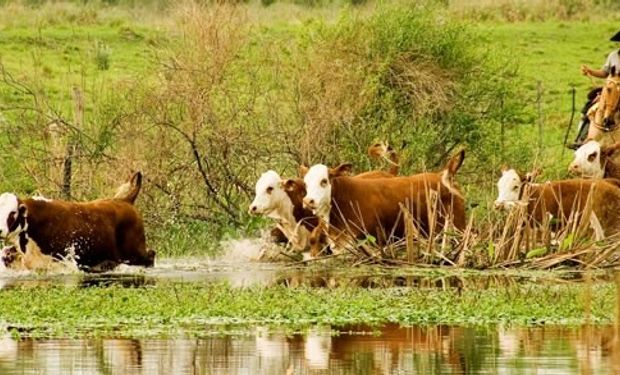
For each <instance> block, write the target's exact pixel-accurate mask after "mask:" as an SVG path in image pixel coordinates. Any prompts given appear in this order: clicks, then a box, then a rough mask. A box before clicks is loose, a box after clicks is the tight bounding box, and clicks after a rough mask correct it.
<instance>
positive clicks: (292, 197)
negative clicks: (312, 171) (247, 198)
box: [248, 170, 317, 251]
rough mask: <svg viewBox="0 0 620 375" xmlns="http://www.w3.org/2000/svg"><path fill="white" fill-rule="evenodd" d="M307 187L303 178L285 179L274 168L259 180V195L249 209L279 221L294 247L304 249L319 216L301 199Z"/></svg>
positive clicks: (280, 227) (253, 212) (252, 212)
mask: <svg viewBox="0 0 620 375" xmlns="http://www.w3.org/2000/svg"><path fill="white" fill-rule="evenodd" d="M305 194H306V188H305V186H304V183H303V180H301V179H298V178H297V179H283V178H281V177H280V175H279V174H278V173H277V172H276V171H273V170H269V171H267V172H265V173H263V174H262V175H261V176H260V178H259V179H258V181H257V182H256V196H255V197H254V200H253V201H252V203H251V204H250V207H249V209H248V212H249V213H250V214H252V215H264V216H267V217H269V218H272V219H274V220H276V221H277V228H278V229H279V230H280V231H282V233H284V235H285V236H286V238H287V239H288V241H289V242H290V243H291V245H292V247H293V249H295V250H299V251H303V250H304V249H305V248H306V246H307V239H308V235H309V234H310V231H312V230H313V229H314V227H315V226H316V223H317V220H316V218H315V217H314V215H313V214H312V212H311V211H310V210H308V209H304V208H303V204H302V199H303V197H304V195H305Z"/></svg>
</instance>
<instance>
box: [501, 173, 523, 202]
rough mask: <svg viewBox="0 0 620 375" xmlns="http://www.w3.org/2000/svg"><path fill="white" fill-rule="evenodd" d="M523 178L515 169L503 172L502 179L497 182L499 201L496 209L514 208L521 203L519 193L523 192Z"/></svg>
mask: <svg viewBox="0 0 620 375" xmlns="http://www.w3.org/2000/svg"><path fill="white" fill-rule="evenodd" d="M521 185H523V182H522V181H521V177H519V174H518V173H517V171H515V170H514V169H509V170H507V171H502V177H500V179H499V181H497V192H498V194H497V199H496V200H495V207H497V208H504V207H509V206H513V205H514V204H516V203H517V202H518V201H519V191H520V190H521Z"/></svg>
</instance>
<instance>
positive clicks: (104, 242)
mask: <svg viewBox="0 0 620 375" xmlns="http://www.w3.org/2000/svg"><path fill="white" fill-rule="evenodd" d="M130 198H131V200H133V199H135V197H133V196H130ZM20 203H21V204H23V205H25V206H26V208H27V213H26V214H27V222H28V229H27V231H26V233H27V235H28V238H29V239H32V240H34V241H35V242H36V243H37V245H38V246H39V247H40V249H41V252H42V253H43V254H46V255H51V256H53V257H55V258H60V257H66V256H67V255H68V254H67V249H68V248H70V247H71V246H74V248H75V255H76V261H77V263H78V265H79V266H80V268H85V269H89V268H92V267H95V266H99V265H102V264H109V265H110V266H114V265H117V264H119V263H127V264H132V265H141V266H147V267H149V266H152V265H153V261H154V257H155V253H154V252H153V251H147V249H146V243H145V236H144V225H143V222H142V218H141V216H140V214H139V213H138V211H137V210H136V209H135V207H134V206H133V205H132V204H131V203H129V202H127V201H126V200H123V199H102V200H97V201H92V202H84V203H76V202H66V201H60V200H53V201H44V200H35V199H26V200H23V201H20Z"/></svg>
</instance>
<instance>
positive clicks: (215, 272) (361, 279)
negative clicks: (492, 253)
mask: <svg viewBox="0 0 620 375" xmlns="http://www.w3.org/2000/svg"><path fill="white" fill-rule="evenodd" d="M583 275H584V274H583V273H579V272H574V273H562V274H553V273H544V272H533V273H529V274H523V273H513V274H510V273H507V272H506V271H500V272H495V273H493V272H487V273H484V274H476V273H466V274H454V273H451V274H442V273H437V272H432V271H431V272H429V271H428V270H403V269H401V270H398V271H389V270H381V269H378V268H367V269H347V268H344V269H343V268H333V267H324V268H321V267H311V268H307V267H290V266H286V265H283V264H282V263H280V264H277V263H276V264H273V263H271V264H270V263H252V262H246V263H236V264H235V263H228V262H223V261H219V260H218V261H213V260H209V259H207V258H192V259H163V260H160V261H158V262H157V265H156V266H155V267H153V268H148V269H144V268H141V267H130V266H121V267H119V268H118V269H116V270H115V271H112V272H107V273H102V274H85V273H83V272H79V271H70V272H61V273H57V272H55V273H41V274H39V273H33V272H27V271H11V270H6V269H4V270H0V290H1V289H8V288H15V287H45V286H50V287H51V286H58V285H64V286H67V287H91V286H107V285H114V284H116V285H121V286H126V287H140V286H153V285H156V284H158V283H162V282H171V281H173V282H201V283H204V282H207V283H209V282H225V283H228V284H229V285H231V286H233V287H249V286H264V287H269V286H274V285H284V286H289V287H299V286H304V287H313V288H337V287H361V288H389V287H404V286H407V287H415V288H443V289H446V288H457V289H462V288H476V289H487V288H494V287H506V286H509V285H517V284H523V283H531V282H534V283H549V284H556V283H566V282H580V281H582V280H581V279H582V278H583ZM592 278H593V279H594V280H599V281H609V280H611V278H612V274H611V273H599V274H596V275H595V276H592Z"/></svg>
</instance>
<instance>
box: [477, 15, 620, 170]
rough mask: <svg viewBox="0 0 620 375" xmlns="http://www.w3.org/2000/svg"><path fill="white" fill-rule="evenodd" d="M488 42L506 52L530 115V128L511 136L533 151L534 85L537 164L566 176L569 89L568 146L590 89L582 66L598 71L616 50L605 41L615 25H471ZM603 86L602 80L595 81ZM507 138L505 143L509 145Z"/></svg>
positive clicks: (604, 22) (551, 22)
mask: <svg viewBox="0 0 620 375" xmlns="http://www.w3.org/2000/svg"><path fill="white" fill-rule="evenodd" d="M476 27H477V28H478V29H479V30H480V31H481V32H482V34H483V35H485V39H486V41H487V43H489V44H492V45H495V46H499V47H500V48H501V49H502V50H507V51H511V55H512V57H513V63H514V64H515V66H517V67H518V72H519V73H518V75H519V77H521V79H522V80H523V83H524V87H523V90H524V91H525V93H526V97H525V98H526V101H525V102H523V106H524V107H527V109H528V112H529V113H530V114H531V115H532V121H531V124H530V125H529V126H525V127H522V128H521V129H519V131H518V132H517V131H515V132H514V133H512V134H511V135H513V136H523V137H527V138H530V139H531V140H532V141H533V142H532V147H535V145H536V143H537V138H538V121H539V117H538V107H537V103H536V101H537V92H538V89H537V86H538V82H540V84H541V85H542V86H541V87H542V106H541V110H542V116H543V145H544V150H543V154H542V156H541V157H540V158H539V159H538V161H537V163H538V164H539V165H541V166H542V167H543V169H544V170H545V175H546V176H548V177H553V178H558V177H562V176H565V175H566V168H567V166H568V164H569V163H570V160H571V158H572V152H571V151H570V150H566V151H565V152H564V155H563V156H562V148H563V146H562V141H563V138H564V133H565V131H566V127H567V124H568V121H569V119H570V114H571V107H572V105H571V88H572V87H575V89H576V90H577V91H576V113H575V119H574V122H573V126H572V128H571V133H570V136H569V141H571V142H572V140H573V139H574V137H575V135H576V130H575V127H576V124H577V122H578V119H579V116H580V113H579V111H580V110H581V107H582V106H583V104H584V103H585V98H586V94H587V92H588V90H589V89H590V88H591V87H592V83H591V81H590V79H589V78H587V77H585V76H583V75H582V74H581V71H580V67H581V65H582V64H587V65H589V66H590V67H592V68H595V69H600V67H601V66H602V65H603V63H604V62H605V60H606V58H607V55H608V54H609V53H610V52H611V51H612V50H614V49H617V46H616V45H615V43H613V42H609V38H610V36H611V35H613V33H615V32H617V27H618V25H617V23H615V22H614V21H612V20H597V21H590V22H578V21H572V22H564V21H546V22H518V23H487V24H481V25H478V26H476ZM594 82H595V83H597V84H602V83H603V80H600V79H597V78H594ZM510 141H511V140H510V139H506V140H505V142H506V144H509V143H510Z"/></svg>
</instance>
